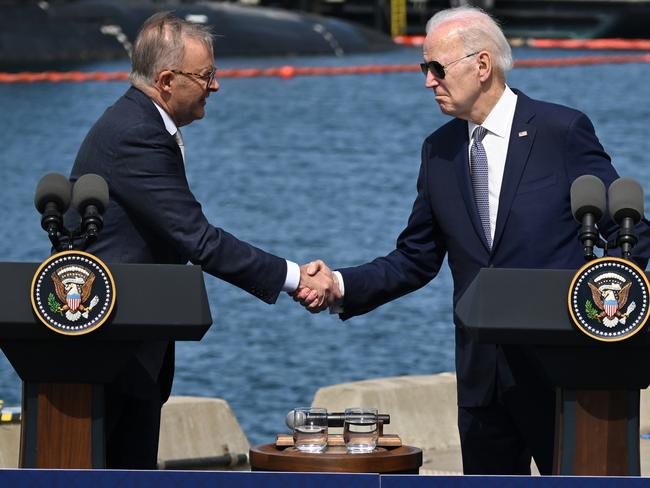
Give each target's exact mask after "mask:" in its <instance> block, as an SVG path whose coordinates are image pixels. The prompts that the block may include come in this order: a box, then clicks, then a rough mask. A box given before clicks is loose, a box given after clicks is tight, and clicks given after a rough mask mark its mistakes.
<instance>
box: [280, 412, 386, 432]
mask: <svg viewBox="0 0 650 488" xmlns="http://www.w3.org/2000/svg"><path fill="white" fill-rule="evenodd" d="M294 414H295V410H289V413H287V416H286V417H285V419H284V422H285V424H287V427H289V428H290V429H291V430H293V429H294V428H295V426H296V425H298V426H301V425H303V424H304V423H305V420H306V419H307V416H308V414H305V413H304V412H298V414H297V415H296V417H297V418H294ZM344 420H345V414H344V413H328V414H327V426H328V427H343V422H344ZM377 421H378V422H382V423H384V424H390V415H388V414H385V413H380V414H378V415H377Z"/></svg>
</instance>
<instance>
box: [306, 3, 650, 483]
mask: <svg viewBox="0 0 650 488" xmlns="http://www.w3.org/2000/svg"><path fill="white" fill-rule="evenodd" d="M511 66H512V54H511V49H510V46H509V45H508V43H507V41H506V39H505V37H504V35H503V33H502V32H501V29H500V28H499V26H498V25H497V24H496V23H495V22H494V20H493V19H492V18H491V17H490V16H488V15H487V14H485V13H484V12H483V11H481V10H480V9H476V8H471V7H459V8H455V9H448V10H445V11H442V12H439V13H438V14H436V15H434V16H433V17H432V18H431V20H430V21H429V22H428V24H427V36H426V40H425V43H424V62H423V63H422V64H421V69H422V72H423V74H424V76H425V77H426V78H425V86H426V87H427V88H430V89H432V90H433V92H434V96H435V101H436V103H437V104H438V106H439V107H440V110H441V111H442V112H444V113H445V114H448V115H451V116H453V117H454V119H453V120H451V121H450V122H448V123H446V124H445V125H443V126H442V127H440V128H439V129H438V130H436V131H435V132H434V133H433V134H431V135H430V136H429V137H428V138H427V139H426V140H425V141H424V144H423V146H422V163H421V168H420V174H419V178H418V183H417V197H416V198H415V203H414V205H413V210H412V212H411V215H410V217H409V220H408V224H407V226H406V228H405V229H404V231H403V232H402V233H401V235H400V236H399V238H398V240H397V246H396V249H395V250H394V251H393V252H391V253H390V254H389V255H387V256H385V257H381V258H377V259H375V260H374V261H372V262H370V263H367V264H364V265H361V266H357V267H352V268H345V269H340V270H338V271H336V272H334V274H335V275H336V276H337V281H338V284H339V287H340V291H341V294H342V295H343V298H342V300H340V302H339V303H337V304H336V305H335V306H334V307H332V308H333V309H334V311H336V312H339V313H340V316H341V318H342V319H344V320H345V319H348V318H350V317H353V316H355V315H360V314H363V313H366V312H369V311H371V310H373V309H374V308H376V307H378V306H380V305H382V304H384V303H387V302H389V301H390V300H393V299H396V298H398V297H400V296H403V295H405V294H406V293H409V292H411V291H414V290H416V289H418V288H420V287H422V286H424V285H426V284H427V283H428V282H429V281H430V280H431V279H433V278H434V277H435V276H436V275H437V273H438V271H439V270H440V267H441V266H442V263H443V260H444V258H445V255H448V263H449V267H450V268H451V271H452V276H453V281H454V294H453V299H454V305H455V304H456V302H457V301H458V299H459V298H460V297H461V296H462V294H463V292H464V291H465V289H466V288H467V287H468V285H469V284H470V283H471V282H472V280H473V279H474V278H475V277H476V275H477V273H478V272H479V270H480V269H481V268H487V267H503V268H551V269H578V268H579V267H580V266H581V265H582V264H584V258H583V251H582V246H581V244H580V242H579V241H578V239H577V232H578V228H579V226H578V224H577V223H576V222H575V220H574V218H573V216H572V214H571V205H570V186H571V183H572V182H573V181H574V180H575V179H576V178H577V177H578V176H581V175H583V174H593V175H596V176H598V177H599V178H600V179H602V180H603V181H604V182H605V184H606V185H609V184H610V183H611V182H612V181H613V180H615V179H616V178H617V177H618V176H617V174H616V171H615V170H614V168H613V167H612V165H611V163H610V158H609V156H608V155H607V154H606V153H605V151H604V150H603V147H602V146H601V144H600V143H599V141H598V138H597V137H596V134H595V133H594V127H593V125H592V124H591V122H590V121H589V119H588V118H587V117H586V116H585V115H584V114H583V113H581V112H578V111H577V110H573V109H570V108H568V107H563V106H560V105H555V104H550V103H545V102H540V101H536V100H532V99H530V98H528V97H527V96H526V95H524V94H523V93H522V92H520V91H517V90H513V89H511V88H509V87H508V85H507V84H506V72H507V70H508V69H510V67H511ZM599 228H600V230H601V232H603V234H604V235H606V236H608V235H609V234H611V233H612V232H613V231H614V229H613V224H612V222H611V220H609V219H604V220H603V221H601V223H600V224H599ZM638 230H639V231H642V232H643V238H642V239H640V241H639V244H638V245H637V246H636V247H635V249H634V252H635V254H636V256H635V257H636V260H637V262H639V263H640V264H641V265H643V266H645V264H646V263H647V258H648V256H649V255H650V252H649V249H648V242H650V240H649V239H648V226H647V222H643V223H642V224H640V228H639V229H638ZM308 271H309V272H310V273H317V272H320V273H323V274H326V275H329V274H330V273H331V272H330V270H329V269H328V268H327V267H324V266H323V265H322V264H320V265H319V264H314V265H313V266H312V267H311V268H310V269H309V270H308ZM309 293H310V290H307V289H305V290H299V292H298V293H297V294H296V295H295V296H294V297H295V298H296V299H297V300H299V301H301V302H302V303H303V305H305V306H306V307H307V308H308V309H309V310H311V311H318V310H320V309H322V308H323V307H322V306H321V305H320V304H319V303H318V302H317V301H314V302H313V303H312V302H311V299H310V297H309ZM505 293H506V290H504V294H505ZM503 298H504V306H507V300H508V297H507V296H505V295H504V297H503ZM455 334H456V373H457V385H458V428H459V433H460V440H461V449H462V459H463V470H464V472H465V473H466V474H530V463H531V455H532V457H533V458H534V459H535V462H536V465H537V467H538V469H539V471H540V472H541V473H542V474H550V473H551V471H552V464H553V433H554V412H555V396H554V391H553V389H552V388H551V386H550V385H549V384H547V383H546V381H545V380H544V378H542V377H540V376H539V375H538V374H537V373H536V370H535V368H534V367H533V366H532V365H531V364H529V362H528V358H527V356H526V353H525V350H523V349H520V348H517V347H508V348H506V347H505V346H498V345H489V344H479V343H477V342H476V341H474V339H473V338H472V337H471V336H470V335H469V334H468V332H467V331H466V330H465V329H464V328H462V327H461V326H459V325H457V326H456V328H455Z"/></svg>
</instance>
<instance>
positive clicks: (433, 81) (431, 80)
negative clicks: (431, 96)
mask: <svg viewBox="0 0 650 488" xmlns="http://www.w3.org/2000/svg"><path fill="white" fill-rule="evenodd" d="M439 84H440V82H439V80H438V78H436V77H435V76H434V75H433V73H431V70H427V76H426V78H425V80H424V86H426V87H427V88H435V87H437V86H438V85H439Z"/></svg>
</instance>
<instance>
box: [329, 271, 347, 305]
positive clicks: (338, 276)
mask: <svg viewBox="0 0 650 488" xmlns="http://www.w3.org/2000/svg"><path fill="white" fill-rule="evenodd" d="M332 273H333V274H334V276H336V280H337V281H338V283H339V291H340V292H341V299H340V300H337V302H336V303H333V304H332V305H330V313H331V314H336V313H343V312H344V310H343V297H344V296H345V283H344V282H343V275H342V274H341V272H340V271H332Z"/></svg>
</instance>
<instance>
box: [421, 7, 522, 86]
mask: <svg viewBox="0 0 650 488" xmlns="http://www.w3.org/2000/svg"><path fill="white" fill-rule="evenodd" d="M449 22H458V23H459V24H460V25H459V27H458V30H457V34H458V36H459V37H460V38H461V40H462V42H463V46H465V49H466V50H467V52H468V53H470V52H475V51H482V50H485V51H489V52H490V54H492V55H493V56H494V62H495V65H496V67H497V70H498V71H499V73H500V74H501V75H502V76H503V77H505V73H506V71H508V70H509V69H511V68H512V49H511V48H510V44H508V41H507V40H506V37H505V36H504V35H503V31H502V30H501V27H499V24H498V23H497V21H496V20H495V19H494V18H492V17H491V16H490V15H489V14H487V13H486V12H485V11H483V10H482V9H480V8H477V7H456V8H449V9H446V10H441V11H440V12H438V13H436V14H435V15H434V16H433V17H431V18H430V19H429V21H428V22H427V27H426V32H427V34H428V33H429V32H431V31H433V30H435V29H437V28H439V27H440V26H442V25H443V24H446V23H449Z"/></svg>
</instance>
